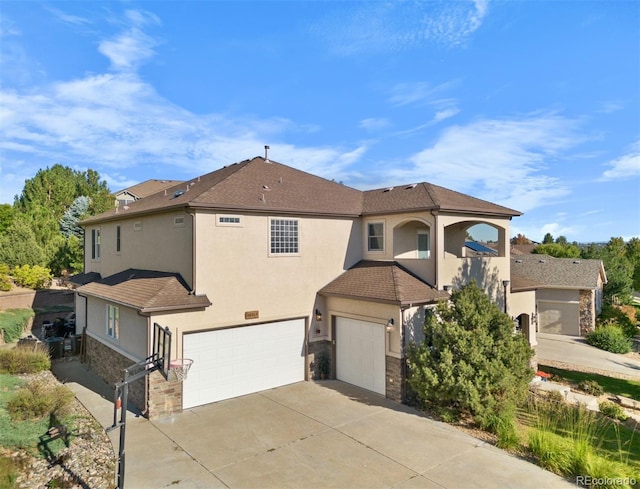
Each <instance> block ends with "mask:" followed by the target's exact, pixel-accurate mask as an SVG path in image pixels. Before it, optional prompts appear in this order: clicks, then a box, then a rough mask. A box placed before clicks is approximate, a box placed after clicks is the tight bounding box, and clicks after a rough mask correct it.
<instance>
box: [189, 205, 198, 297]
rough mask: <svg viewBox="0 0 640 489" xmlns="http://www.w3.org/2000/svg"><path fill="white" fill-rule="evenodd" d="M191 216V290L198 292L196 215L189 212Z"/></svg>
mask: <svg viewBox="0 0 640 489" xmlns="http://www.w3.org/2000/svg"><path fill="white" fill-rule="evenodd" d="M187 214H189V215H190V216H191V290H192V291H193V292H194V294H195V292H196V290H197V289H196V213H195V212H193V213H192V212H189V211H187Z"/></svg>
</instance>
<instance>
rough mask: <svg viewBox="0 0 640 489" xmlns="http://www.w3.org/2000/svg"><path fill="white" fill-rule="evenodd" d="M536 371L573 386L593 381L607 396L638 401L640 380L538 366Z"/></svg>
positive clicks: (639, 398)
mask: <svg viewBox="0 0 640 489" xmlns="http://www.w3.org/2000/svg"><path fill="white" fill-rule="evenodd" d="M538 370H542V371H543V372H547V373H550V374H553V375H555V376H558V377H560V378H562V379H564V380H567V381H569V382H571V383H573V384H579V383H580V382H582V381H583V380H595V381H596V382H597V383H598V384H600V386H601V387H602V388H603V389H604V391H605V393H607V394H613V395H616V396H624V397H628V398H630V399H635V400H636V401H640V380H625V379H615V378H613V377H607V376H605V375H598V374H592V373H586V372H576V371H575V370H563V369H560V368H555V367H547V366H545V365H540V366H539V367H538Z"/></svg>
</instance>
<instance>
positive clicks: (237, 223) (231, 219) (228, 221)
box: [216, 215, 242, 227]
mask: <svg viewBox="0 0 640 489" xmlns="http://www.w3.org/2000/svg"><path fill="white" fill-rule="evenodd" d="M216 226H232V227H241V226H242V221H241V219H240V216H221V215H219V216H218V218H217V220H216Z"/></svg>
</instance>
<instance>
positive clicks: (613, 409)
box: [598, 401, 629, 421]
mask: <svg viewBox="0 0 640 489" xmlns="http://www.w3.org/2000/svg"><path fill="white" fill-rule="evenodd" d="M598 406H599V407H600V412H601V413H602V414H604V415H605V416H608V417H609V418H613V419H619V420H620V421H625V420H627V419H628V418H629V416H627V415H626V414H625V412H624V411H623V410H622V408H621V407H620V406H619V405H618V404H616V403H614V402H611V401H602V402H600V403H598Z"/></svg>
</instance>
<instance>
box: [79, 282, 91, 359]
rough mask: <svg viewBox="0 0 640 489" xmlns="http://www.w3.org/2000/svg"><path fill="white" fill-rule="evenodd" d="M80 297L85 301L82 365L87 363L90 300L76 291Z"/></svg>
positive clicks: (81, 352) (81, 351) (81, 350)
mask: <svg viewBox="0 0 640 489" xmlns="http://www.w3.org/2000/svg"><path fill="white" fill-rule="evenodd" d="M76 295H77V296H78V297H82V298H83V299H84V326H83V327H82V348H81V349H80V363H86V361H87V326H89V298H88V297H87V296H86V295H82V294H81V293H80V292H78V291H76Z"/></svg>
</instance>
